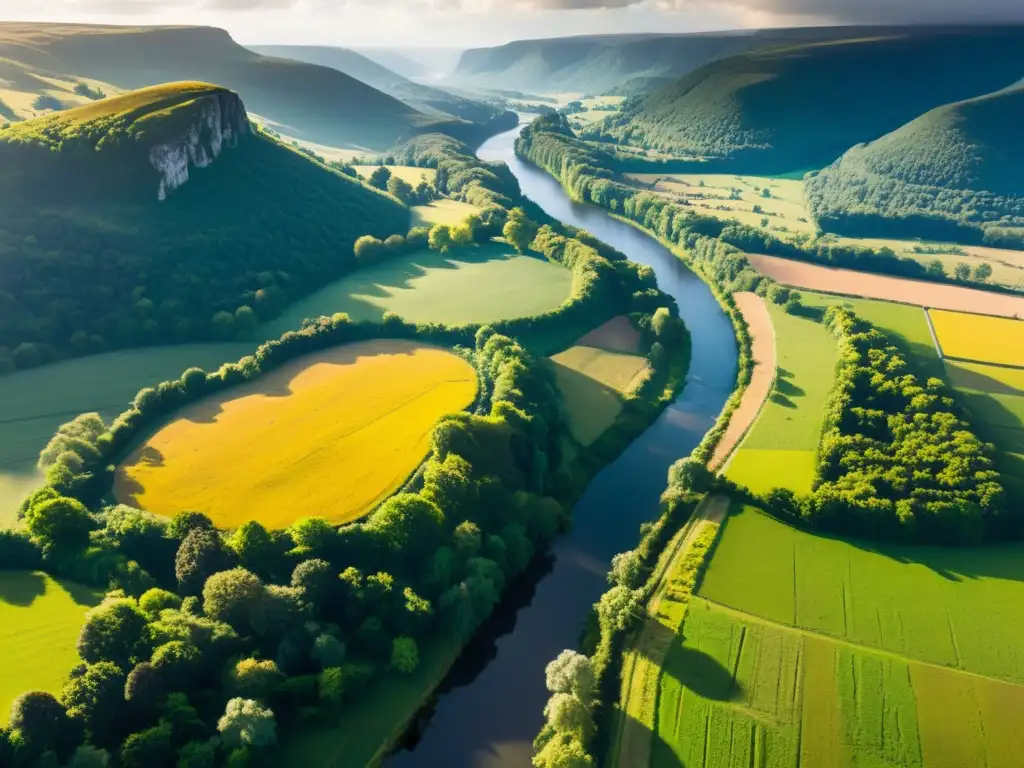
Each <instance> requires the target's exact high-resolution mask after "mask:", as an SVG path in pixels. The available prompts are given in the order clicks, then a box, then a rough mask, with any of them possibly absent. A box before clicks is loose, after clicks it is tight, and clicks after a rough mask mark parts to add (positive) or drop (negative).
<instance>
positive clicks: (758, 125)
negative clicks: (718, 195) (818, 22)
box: [605, 27, 1024, 174]
mask: <svg viewBox="0 0 1024 768" xmlns="http://www.w3.org/2000/svg"><path fill="white" fill-rule="evenodd" d="M846 33H847V34H848V35H855V34H856V32H855V31H854V32H851V31H849V30H846ZM1022 73H1024V28H1022V27H1004V28H982V27H978V28H972V29H969V30H957V29H947V28H941V27H920V28H917V29H914V30H906V31H900V32H893V33H890V34H882V33H875V34H874V35H873V36H872V37H856V36H851V37H849V38H848V39H844V40H842V41H833V42H828V43H812V44H803V45H790V46H778V47H774V48H769V49H765V50H759V51H753V52H749V53H743V54H739V55H736V56H731V57H728V58H725V59H722V60H719V61H716V62H713V63H711V64H708V65H707V66H704V67H701V68H700V69H698V70H696V71H694V72H692V73H691V74H689V75H686V76H684V77H681V78H679V79H678V80H676V81H675V82H673V83H672V84H671V85H669V86H666V87H664V88H661V89H659V90H657V91H655V92H653V93H651V94H649V95H648V96H646V97H644V98H643V99H641V100H639V101H638V102H635V103H633V104H632V105H629V106H628V107H627V108H626V109H625V110H624V111H623V112H622V114H621V115H619V116H617V117H616V118H615V119H614V120H613V125H611V126H609V127H607V128H606V129H605V133H606V134H607V138H610V139H614V140H618V141H624V142H627V143H630V144H633V145H637V146H641V147H646V148H649V149H655V150H658V151H661V152H665V153H670V154H672V155H675V156H679V157H685V158H691V159H694V160H710V161H712V162H711V163H709V165H717V166H719V167H723V166H725V165H727V166H728V170H729V171H730V172H737V173H762V174H765V173H767V174H771V173H779V172H789V171H794V170H806V169H810V168H816V167H821V166H823V165H826V164H828V163H831V162H832V161H834V160H835V159H836V158H837V157H838V156H839V155H841V154H842V153H843V152H845V151H846V150H847V149H849V148H850V147H851V146H853V145H854V144H858V143H861V142H865V141H873V140H875V139H877V138H879V137H881V136H883V135H884V134H886V133H888V132H889V131H892V130H895V129H896V128H898V127H899V126H900V125H902V124H903V123H906V122H907V121H909V120H912V119H914V118H915V117H917V116H919V115H921V114H922V113H924V112H926V111H928V110H930V109H933V108H935V107H937V106H939V105H941V104H946V103H950V102H954V101H960V100H963V99H969V98H973V97H976V96H978V95H980V94H984V93H990V92H992V91H996V90H999V89H1000V88H1005V87H1007V86H1009V85H1011V84H1012V83H1014V82H1015V81H1017V80H1018V79H1020V77H1021V74H1022ZM714 161H719V162H717V163H716V162H714Z"/></svg>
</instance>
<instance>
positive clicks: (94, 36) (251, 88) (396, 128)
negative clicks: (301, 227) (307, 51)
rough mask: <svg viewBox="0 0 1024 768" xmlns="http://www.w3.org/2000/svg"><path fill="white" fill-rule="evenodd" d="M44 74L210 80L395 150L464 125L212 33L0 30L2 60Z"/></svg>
mask: <svg viewBox="0 0 1024 768" xmlns="http://www.w3.org/2000/svg"><path fill="white" fill-rule="evenodd" d="M3 58H6V59H10V60H13V61H15V62H18V63H19V64H21V65H23V66H28V67H31V68H32V70H33V71H34V72H36V73H38V74H44V73H46V74H53V73H56V74H63V75H68V76H74V77H76V78H90V79H94V80H97V81H102V82H105V83H111V84H113V85H115V86H119V87H121V88H141V87H145V86H149V85H155V84H158V83H163V82H169V81H176V80H202V81H206V82H215V83H218V84H221V85H223V86H225V87H227V88H231V89H233V90H235V91H237V92H238V93H240V94H241V95H242V97H243V98H244V99H245V101H246V104H247V105H248V107H249V109H250V110H251V111H253V112H254V113H256V114H258V115H259V116H260V117H262V118H264V119H266V120H268V121H270V122H271V123H273V124H275V126H276V127H280V129H281V130H282V131H284V132H285V133H288V134H289V135H291V136H295V137H298V138H304V139H309V140H311V141H315V142H319V143H323V144H330V145H335V146H357V147H366V148H370V149H387V148H388V147H390V146H391V145H392V144H394V143H395V142H396V141H398V140H400V139H403V138H408V137H409V136H412V135H415V134H417V133H420V132H423V131H431V130H448V129H450V128H451V129H454V130H455V131H456V132H458V131H460V130H464V128H465V126H461V125H460V124H459V123H457V122H455V121H451V120H445V119H439V118H437V117H436V116H429V115H424V114H423V113H421V112H419V111H417V110H416V109H414V108H412V107H410V106H408V105H407V104H404V103H402V102H401V101H399V100H398V99H396V98H394V97H393V96H389V95H387V94H385V93H381V92H380V91H379V90H377V89H375V88H373V87H371V86H369V85H366V84H365V83H363V82H361V81H359V80H357V79H355V78H353V77H350V76H349V75H346V74H344V73H342V72H340V71H338V70H336V69H332V68H328V67H318V66H313V65H310V64H306V63H301V62H296V61H292V60H288V59H279V58H272V57H267V56H261V55H259V54H257V53H254V52H252V51H249V50H247V49H245V48H243V47H242V46H240V45H238V44H237V43H235V41H234V40H232V39H231V37H230V36H229V35H228V33H227V32H225V31H224V30H222V29H213V28H207V27H97V26H79V25H66V24H28V23H25V24H19V23H3V24H0V59H3Z"/></svg>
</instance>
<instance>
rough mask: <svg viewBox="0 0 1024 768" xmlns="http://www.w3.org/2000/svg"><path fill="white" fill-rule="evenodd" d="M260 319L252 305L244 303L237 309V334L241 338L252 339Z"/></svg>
mask: <svg viewBox="0 0 1024 768" xmlns="http://www.w3.org/2000/svg"><path fill="white" fill-rule="evenodd" d="M259 324H260V321H259V318H258V317H257V316H256V313H255V312H254V311H253V308H252V307H249V306H246V305H243V306H241V307H239V308H238V309H236V310H235V336H236V337H237V338H239V339H241V340H248V339H251V338H252V336H253V334H254V333H256V328H257V327H258V326H259Z"/></svg>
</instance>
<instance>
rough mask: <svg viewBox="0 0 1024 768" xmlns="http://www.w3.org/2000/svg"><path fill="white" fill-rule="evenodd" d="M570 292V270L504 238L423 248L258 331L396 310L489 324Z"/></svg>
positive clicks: (541, 307)
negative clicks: (463, 245) (521, 252)
mask: <svg viewBox="0 0 1024 768" xmlns="http://www.w3.org/2000/svg"><path fill="white" fill-rule="evenodd" d="M571 291H572V273H571V272H570V271H569V270H567V269H565V268H564V267H562V266H561V265H558V264H554V263H552V262H549V261H546V260H544V259H540V258H535V257H532V256H521V255H519V254H517V253H516V252H515V251H514V250H513V249H512V248H511V246H508V245H505V244H504V243H499V242H492V243H488V244H487V245H481V246H471V247H467V248H459V249H458V250H455V251H451V252H449V253H444V254H442V253H437V252H436V251H423V252H420V253H413V254H409V255H406V256H400V257H397V258H394V259H389V260H388V261H385V262H381V263H379V264H374V265H373V266H370V267H367V268H365V269H359V270H356V271H355V272H353V273H352V274H350V275H348V276H346V277H344V278H342V279H341V280H336V281H335V282H333V283H331V284H330V285H327V286H326V287H324V288H323V289H321V290H319V291H317V292H316V293H314V294H312V295H311V296H308V297H307V298H305V299H303V300H301V301H299V302H296V303H295V304H293V305H291V306H290V307H288V309H286V310H285V312H284V314H283V315H282V316H281V317H279V318H277V319H276V320H274V321H272V322H270V323H267V324H265V325H263V326H261V327H260V332H261V333H262V334H264V338H268V339H271V338H274V339H276V338H278V337H279V336H280V335H281V334H282V333H284V332H285V331H288V330H293V329H295V328H298V327H299V326H300V325H301V323H302V320H303V319H304V318H307V317H316V316H319V315H333V314H334V313H336V312H347V313H348V314H349V315H350V316H351V317H352V319H353V320H379V319H380V318H381V317H382V316H383V315H384V313H385V312H397V313H398V314H399V315H401V316H402V317H403V318H405V319H406V320H408V321H410V322H415V323H446V324H449V325H464V324H467V323H491V322H495V321H497V320H506V319H511V318H516V317H527V316H531V315H536V314H540V313H543V312H547V311H549V310H552V309H557V308H558V307H559V306H561V304H562V303H563V302H564V301H566V300H567V299H568V298H569V295H570V293H571Z"/></svg>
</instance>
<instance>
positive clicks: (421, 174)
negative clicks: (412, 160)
mask: <svg viewBox="0 0 1024 768" xmlns="http://www.w3.org/2000/svg"><path fill="white" fill-rule="evenodd" d="M353 167H354V168H355V169H356V173H358V174H359V176H360V178H362V179H364V180H365V179H368V178H370V174H372V173H373V172H374V171H376V170H377V168H378V167H379V166H376V165H356V166H353ZM386 167H387V169H388V170H389V171H391V175H392V176H397V177H398V178H400V179H401V180H402V181H404V182H406V183H408V184H411V185H412V187H413V188H415V187H416V186H417V185H418V184H419V183H420V182H421V181H425V182H427V184H429V185H430V186H432V187H433V186H435V185H436V184H437V171H436V170H435V169H433V168H419V167H417V166H414V165H389V166H386Z"/></svg>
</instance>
